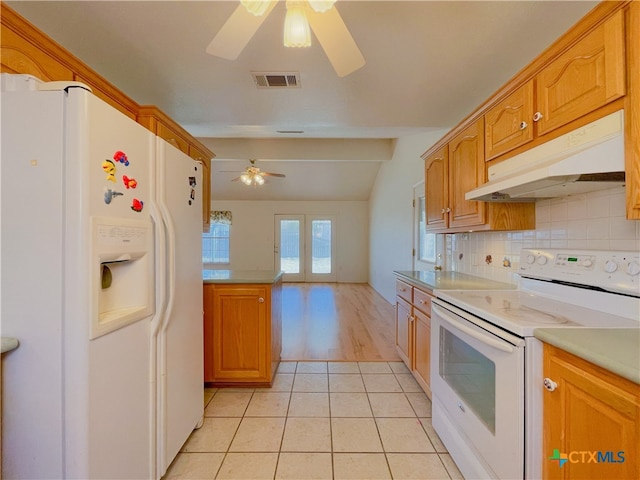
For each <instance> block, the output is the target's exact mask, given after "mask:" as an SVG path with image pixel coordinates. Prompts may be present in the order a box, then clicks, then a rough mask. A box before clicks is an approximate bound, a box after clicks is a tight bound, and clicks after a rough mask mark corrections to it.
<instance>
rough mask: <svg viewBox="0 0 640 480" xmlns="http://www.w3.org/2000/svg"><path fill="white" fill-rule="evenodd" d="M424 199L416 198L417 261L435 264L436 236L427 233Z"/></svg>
mask: <svg viewBox="0 0 640 480" xmlns="http://www.w3.org/2000/svg"><path fill="white" fill-rule="evenodd" d="M426 223H427V221H426V210H425V200H424V197H418V260H420V261H422V262H431V263H435V262H436V235H435V233H427V225H426Z"/></svg>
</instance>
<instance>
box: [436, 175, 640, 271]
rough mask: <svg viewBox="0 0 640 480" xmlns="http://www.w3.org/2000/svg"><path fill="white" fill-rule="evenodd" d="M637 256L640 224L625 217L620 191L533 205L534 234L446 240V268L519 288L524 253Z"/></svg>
mask: <svg viewBox="0 0 640 480" xmlns="http://www.w3.org/2000/svg"><path fill="white" fill-rule="evenodd" d="M536 247H537V248H576V249H595V250H630V251H640V221H638V220H627V219H626V218H625V192H624V188H620V187H616V188H612V189H609V190H601V191H598V192H591V193H586V194H581V195H572V196H569V197H561V198H554V199H550V200H539V201H537V202H536V229H535V230H522V231H513V232H477V233H457V234H449V235H445V252H446V265H447V268H448V269H450V270H455V271H459V272H463V273H468V274H471V275H478V276H482V277H486V278H491V279H492V280H498V281H502V282H510V283H517V282H518V279H519V277H518V275H515V272H517V270H518V264H519V262H520V250H521V249H522V248H536Z"/></svg>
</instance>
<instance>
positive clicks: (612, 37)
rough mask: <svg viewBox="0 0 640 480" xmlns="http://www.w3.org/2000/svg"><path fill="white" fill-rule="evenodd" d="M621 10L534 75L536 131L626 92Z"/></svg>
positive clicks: (544, 130)
mask: <svg viewBox="0 0 640 480" xmlns="http://www.w3.org/2000/svg"><path fill="white" fill-rule="evenodd" d="M625 82H626V80H625V28H624V13H623V11H618V12H617V13H616V14H615V15H613V16H612V17H611V18H609V19H608V20H607V21H605V22H604V23H602V24H601V25H600V26H598V27H597V28H596V29H594V30H593V31H592V32H590V33H589V34H588V35H587V36H586V37H584V38H583V39H581V40H580V41H579V42H577V43H576V44H575V45H573V46H572V47H571V48H569V49H568V50H567V51H566V52H564V53H563V54H561V55H560V56H559V57H558V58H556V59H555V60H554V61H553V62H551V64H549V65H548V66H547V67H545V68H544V69H543V70H542V72H540V73H539V74H538V75H537V76H536V97H537V111H538V112H540V113H541V114H542V118H541V119H540V120H539V121H537V132H538V134H539V135H542V134H545V133H547V132H550V131H551V130H553V129H555V128H558V127H560V126H562V125H565V124H567V123H569V122H571V121H573V120H575V119H577V118H579V117H581V116H582V115H585V114H587V113H589V112H591V111H593V110H596V109H597V108H599V107H602V106H603V105H605V104H607V103H609V102H611V101H613V100H615V99H617V98H620V97H622V96H624V94H625Z"/></svg>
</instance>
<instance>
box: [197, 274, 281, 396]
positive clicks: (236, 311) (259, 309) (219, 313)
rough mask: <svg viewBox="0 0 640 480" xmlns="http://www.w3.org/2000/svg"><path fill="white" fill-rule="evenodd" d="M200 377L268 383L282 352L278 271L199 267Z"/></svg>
mask: <svg viewBox="0 0 640 480" xmlns="http://www.w3.org/2000/svg"><path fill="white" fill-rule="evenodd" d="M202 278H203V295H204V381H205V382H206V383H207V384H210V385H215V386H224V385H234V386H270V385H271V383H272V382H273V378H274V375H275V372H276V370H277V369H278V365H279V363H280V354H281V351H282V272H277V271H264V270H253V271H238V270H204V271H203V275H202Z"/></svg>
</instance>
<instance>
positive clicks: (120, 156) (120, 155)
mask: <svg viewBox="0 0 640 480" xmlns="http://www.w3.org/2000/svg"><path fill="white" fill-rule="evenodd" d="M113 159H114V160H115V161H116V162H120V163H122V164H124V166H125V167H128V166H129V159H128V158H127V154H126V153H124V152H123V151H121V150H118V151H117V152H116V153H114V154H113Z"/></svg>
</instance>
